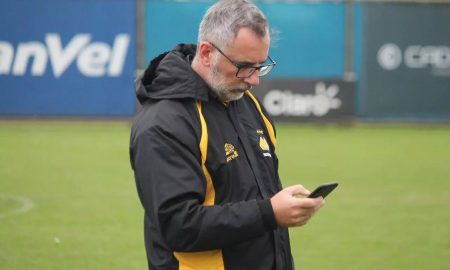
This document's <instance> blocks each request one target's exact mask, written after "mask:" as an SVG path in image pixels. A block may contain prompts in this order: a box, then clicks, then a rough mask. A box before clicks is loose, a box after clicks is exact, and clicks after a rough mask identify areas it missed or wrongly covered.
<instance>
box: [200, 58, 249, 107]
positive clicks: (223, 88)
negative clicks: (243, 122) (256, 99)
mask: <svg viewBox="0 0 450 270" xmlns="http://www.w3.org/2000/svg"><path fill="white" fill-rule="evenodd" d="M224 81H225V78H224V77H223V76H222V74H220V70H219V69H218V67H217V65H215V64H214V65H213V66H212V68H211V72H210V73H209V78H208V82H207V83H208V84H209V86H210V87H211V89H212V90H213V91H214V92H215V93H216V94H217V96H218V97H219V99H220V100H221V101H222V102H230V101H234V100H239V99H241V98H242V97H243V96H244V91H246V90H250V89H251V88H252V86H250V85H248V84H246V83H241V84H239V85H236V86H231V87H230V86H229V85H226V84H225V83H224Z"/></svg>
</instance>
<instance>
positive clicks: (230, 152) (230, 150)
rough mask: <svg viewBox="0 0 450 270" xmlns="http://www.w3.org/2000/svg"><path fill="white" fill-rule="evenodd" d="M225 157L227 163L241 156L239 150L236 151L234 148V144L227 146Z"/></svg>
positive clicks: (227, 144)
mask: <svg viewBox="0 0 450 270" xmlns="http://www.w3.org/2000/svg"><path fill="white" fill-rule="evenodd" d="M224 148H225V156H226V158H227V163H228V162H230V161H232V160H233V159H236V158H237V157H238V156H239V153H238V151H237V150H234V146H233V145H232V144H229V143H226V144H225V146H224Z"/></svg>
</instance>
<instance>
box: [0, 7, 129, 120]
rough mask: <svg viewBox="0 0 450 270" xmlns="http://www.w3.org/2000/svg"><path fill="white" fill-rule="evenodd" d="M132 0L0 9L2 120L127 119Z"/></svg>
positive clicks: (0, 110) (0, 93) (0, 104)
mask: <svg viewBox="0 0 450 270" xmlns="http://www.w3.org/2000/svg"><path fill="white" fill-rule="evenodd" d="M135 29H136V3H135V1H132V0H129V1H107V0H99V1H67V0H42V1H33V0H21V1H14V0H5V1H1V2H0V115H2V116H130V115H132V114H133V113H134V111H135V95H134V91H133V77H134V69H135V62H136V59H135V58H136V56H135V55H136V52H135V47H136V46H135V39H136V30H135Z"/></svg>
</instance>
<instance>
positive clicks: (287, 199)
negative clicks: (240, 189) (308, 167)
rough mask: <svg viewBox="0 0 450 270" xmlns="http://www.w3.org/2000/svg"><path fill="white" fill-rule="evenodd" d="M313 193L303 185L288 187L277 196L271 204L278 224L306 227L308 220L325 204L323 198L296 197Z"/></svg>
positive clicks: (271, 200) (272, 199)
mask: <svg viewBox="0 0 450 270" xmlns="http://www.w3.org/2000/svg"><path fill="white" fill-rule="evenodd" d="M310 193H311V192H310V191H309V190H307V189H306V188H304V187H303V186H302V185H295V186H290V187H287V188H285V189H283V190H281V191H280V192H278V193H277V194H275V195H274V196H273V197H272V198H271V199H270V202H271V203H272V208H273V212H274V213H275V218H276V220H277V223H278V225H279V226H281V227H295V226H302V225H305V224H306V223H307V222H308V220H309V219H310V218H311V217H312V216H313V215H314V213H315V212H316V211H318V210H319V209H320V208H321V207H322V206H323V205H324V203H325V201H324V200H323V198H322V197H318V198H314V199H310V198H296V197H295V196H298V195H303V196H308V195H309V194H310Z"/></svg>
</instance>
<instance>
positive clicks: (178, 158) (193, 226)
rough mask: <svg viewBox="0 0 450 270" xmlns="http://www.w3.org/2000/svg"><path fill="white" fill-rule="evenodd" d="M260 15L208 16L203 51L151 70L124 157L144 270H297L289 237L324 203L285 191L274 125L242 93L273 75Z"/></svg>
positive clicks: (229, 3)
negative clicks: (140, 216) (138, 205)
mask: <svg viewBox="0 0 450 270" xmlns="http://www.w3.org/2000/svg"><path fill="white" fill-rule="evenodd" d="M269 46H270V34H269V30H268V25H267V22H266V19H265V17H264V15H263V14H262V13H261V11H260V10H259V9H258V8H257V7H256V6H254V5H253V4H252V3H250V2H249V1H246V0H224V1H220V2H218V3H216V4H215V5H214V6H212V7H211V8H210V9H209V10H208V11H207V13H206V14H205V16H204V18H203V20H202V22H201V25H200V31H199V37H198V44H197V47H196V46H195V45H186V44H180V45H179V46H177V47H176V48H175V49H174V50H172V51H170V52H167V53H164V54H161V55H160V56H158V57H156V58H155V59H154V60H152V61H151V63H150V65H149V67H148V68H147V70H146V71H145V73H144V74H143V76H142V77H141V78H139V79H138V80H137V96H138V99H139V101H140V102H141V104H142V109H141V111H140V112H139V114H138V115H137V116H136V120H135V122H134V125H133V128H132V133H131V142H130V156H131V164H132V167H133V169H134V172H135V178H136V184H137V190H138V193H139V197H140V200H141V202H142V205H143V207H144V209H145V217H144V220H145V244H146V250H147V258H148V264H149V267H150V268H151V269H154V270H157V269H164V270H166V269H189V270H194V269H195V270H203V269H205V270H206V269H208V270H209V269H213V270H216V269H227V270H235V269H249V270H253V269H255V270H261V269H271V270H272V269H277V270H286V269H294V265H293V259H292V255H291V250H290V243H289V235H288V230H287V228H288V227H292V226H301V225H304V224H305V223H306V222H307V221H308V220H309V219H310V218H311V216H312V215H313V214H314V213H315V212H316V211H317V210H318V209H319V208H320V207H321V206H322V205H323V199H322V198H316V199H309V198H297V197H296V196H297V195H308V194H309V193H310V192H309V191H308V190H306V189H305V188H304V187H303V186H301V185H296V186H292V187H288V188H285V189H282V187H281V183H280V180H279V177H278V159H277V156H276V154H275V147H276V138H275V130H274V128H273V124H272V122H271V121H270V119H269V118H268V116H267V114H266V112H265V110H264V109H263V108H262V107H261V106H260V104H259V102H258V101H257V100H256V99H255V98H254V96H253V95H252V94H251V92H250V91H249V90H250V89H251V88H252V87H254V86H257V85H258V84H259V77H260V76H263V75H266V74H267V73H269V72H270V71H271V69H272V68H273V67H274V66H275V62H274V61H273V60H272V59H271V58H270V57H269V55H268V53H269Z"/></svg>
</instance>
